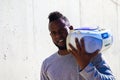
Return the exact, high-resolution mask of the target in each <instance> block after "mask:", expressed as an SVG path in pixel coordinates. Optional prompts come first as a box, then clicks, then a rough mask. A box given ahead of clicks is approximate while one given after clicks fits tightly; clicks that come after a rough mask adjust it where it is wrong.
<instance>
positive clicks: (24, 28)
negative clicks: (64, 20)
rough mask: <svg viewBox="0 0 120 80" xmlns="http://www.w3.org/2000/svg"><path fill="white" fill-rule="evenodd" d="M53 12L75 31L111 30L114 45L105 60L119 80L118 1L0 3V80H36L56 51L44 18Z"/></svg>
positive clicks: (10, 0) (8, 0)
mask: <svg viewBox="0 0 120 80" xmlns="http://www.w3.org/2000/svg"><path fill="white" fill-rule="evenodd" d="M56 10H57V11H60V12H62V13H63V14H64V15H66V16H67V17H68V18H69V20H70V22H71V24H72V25H73V26H74V27H75V28H76V27H79V26H93V25H100V26H103V27H106V28H110V29H111V30H112V32H113V35H114V44H113V45H112V47H111V48H110V49H109V50H108V51H106V52H105V53H104V57H105V59H106V61H107V62H108V64H109V65H110V67H111V69H112V71H113V73H114V74H115V76H116V78H117V80H119V78H120V76H119V74H120V63H119V61H120V59H119V57H120V54H119V52H120V51H119V50H120V47H119V41H120V36H119V34H120V32H119V30H120V23H119V22H120V15H119V14H120V1H119V0H70V1H68V0H59V1H58V0H0V44H1V45H0V80H39V75H40V67H41V63H42V61H43V60H44V59H45V58H46V57H48V56H49V55H51V54H52V53H54V52H55V51H56V50H57V48H56V47H55V46H54V44H53V43H52V40H51V38H50V36H49V32H48V18H47V17H48V14H49V13H50V12H51V11H56Z"/></svg>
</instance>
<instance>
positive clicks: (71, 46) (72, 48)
mask: <svg viewBox="0 0 120 80" xmlns="http://www.w3.org/2000/svg"><path fill="white" fill-rule="evenodd" d="M69 46H70V48H71V50H72V51H74V52H75V51H76V49H75V47H73V45H72V44H70V43H69Z"/></svg>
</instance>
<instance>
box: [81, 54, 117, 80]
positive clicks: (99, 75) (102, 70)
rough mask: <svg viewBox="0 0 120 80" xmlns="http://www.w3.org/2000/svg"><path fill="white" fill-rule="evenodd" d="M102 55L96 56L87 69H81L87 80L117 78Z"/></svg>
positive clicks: (110, 79) (112, 79) (111, 79)
mask: <svg viewBox="0 0 120 80" xmlns="http://www.w3.org/2000/svg"><path fill="white" fill-rule="evenodd" d="M101 55H102V54H98V55H97V56H95V57H94V58H93V59H92V60H91V62H90V63H89V64H88V65H87V66H86V67H85V69H84V70H82V71H80V74H81V75H82V76H83V77H84V78H85V80H115V78H114V76H113V74H112V71H111V69H110V67H109V66H108V65H107V63H106V62H105V60H103V58H102V56H101Z"/></svg>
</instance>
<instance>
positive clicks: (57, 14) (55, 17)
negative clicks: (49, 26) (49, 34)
mask: <svg viewBox="0 0 120 80" xmlns="http://www.w3.org/2000/svg"><path fill="white" fill-rule="evenodd" d="M60 18H62V19H63V20H64V21H65V22H66V25H68V26H69V25H70V23H69V20H68V19H67V17H66V16H64V15H63V14H62V13H60V12H59V11H54V12H51V13H50V14H49V16H48V19H49V23H50V22H52V21H55V20H58V19H60Z"/></svg>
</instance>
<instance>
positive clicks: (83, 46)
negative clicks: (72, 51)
mask: <svg viewBox="0 0 120 80" xmlns="http://www.w3.org/2000/svg"><path fill="white" fill-rule="evenodd" d="M81 49H82V51H84V52H85V44H84V38H82V39H81Z"/></svg>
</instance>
